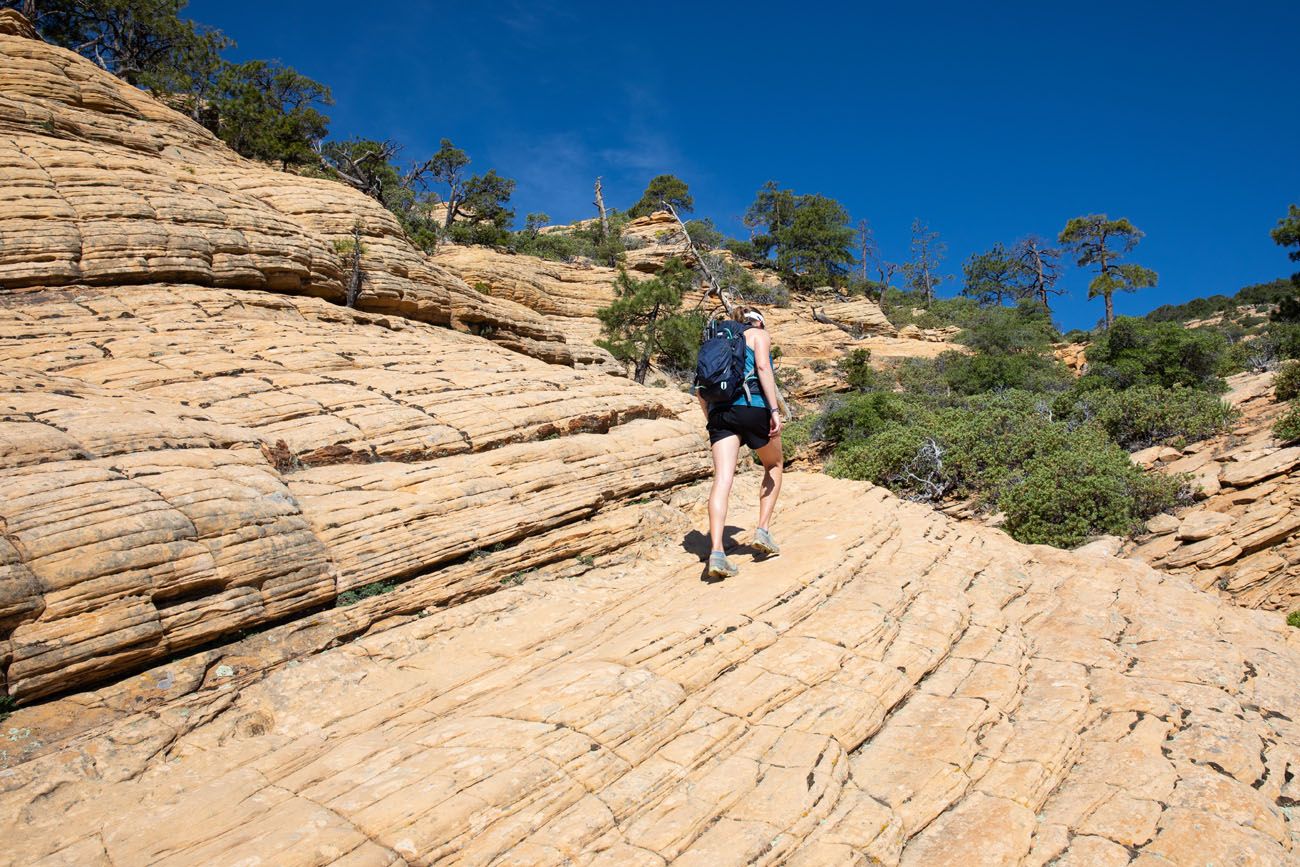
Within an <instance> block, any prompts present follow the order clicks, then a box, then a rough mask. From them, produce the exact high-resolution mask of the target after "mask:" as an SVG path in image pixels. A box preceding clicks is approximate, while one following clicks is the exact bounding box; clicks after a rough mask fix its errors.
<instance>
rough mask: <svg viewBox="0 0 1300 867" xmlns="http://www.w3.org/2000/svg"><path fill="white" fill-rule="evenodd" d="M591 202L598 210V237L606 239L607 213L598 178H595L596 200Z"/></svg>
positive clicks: (607, 231)
mask: <svg viewBox="0 0 1300 867" xmlns="http://www.w3.org/2000/svg"><path fill="white" fill-rule="evenodd" d="M592 204H594V205H595V206H596V210H598V211H600V237H601V239H602V240H603V239H606V238H608V237H609V214H608V213H607V212H606V211H605V194H604V193H603V192H602V191H601V188H600V178H596V201H595V202H593V203H592Z"/></svg>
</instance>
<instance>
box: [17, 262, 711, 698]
mask: <svg viewBox="0 0 1300 867" xmlns="http://www.w3.org/2000/svg"><path fill="white" fill-rule="evenodd" d="M0 359H2V360H3V372H0V469H2V470H3V472H0V522H3V527H4V529H5V533H4V536H3V541H2V542H0V672H2V673H3V674H4V675H5V677H6V680H7V683H8V691H9V694H10V695H12V696H15V697H18V698H21V699H24V700H26V699H31V698H35V697H39V696H41V695H46V694H49V693H51V692H56V691H64V690H68V689H72V688H76V687H80V686H85V685H87V684H92V683H95V682H98V681H101V680H103V679H104V678H106V677H109V676H112V675H114V674H116V673H118V672H121V671H123V670H130V669H133V668H138V667H139V666H140V665H142V664H145V663H147V662H150V661H153V660H158V659H162V658H165V657H167V656H168V655H170V654H175V653H178V652H182V651H185V650H187V649H190V648H193V647H197V646H199V645H203V644H206V643H209V642H211V641H213V640H215V639H218V638H221V637H224V636H227V635H231V634H233V633H236V632H239V631H241V630H244V629H248V628H251V627H255V626H259V625H261V624H264V623H268V622H274V621H276V620H280V619H283V618H285V617H287V616H290V615H294V614H299V613H302V612H304V611H307V610H311V609H313V608H316V607H319V606H322V605H326V604H331V603H332V602H333V601H334V599H335V598H336V597H337V596H338V594H339V593H342V592H344V591H347V590H350V589H352V588H355V587H359V586H364V585H367V584H372V583H375V582H379V581H386V580H395V579H402V578H405V577H409V576H411V575H414V574H418V573H420V572H422V571H427V570H432V569H436V568H437V567H438V566H439V565H440V564H442V563H445V562H447V561H450V560H454V559H456V558H459V557H463V556H464V555H466V554H467V553H469V552H471V551H474V550H476V549H478V548H481V547H486V546H490V545H493V544H496V543H499V542H503V541H507V540H513V539H517V538H519V537H521V536H526V535H528V534H529V533H532V532H535V531H538V530H542V529H546V528H549V527H554V526H558V525H561V524H565V523H568V522H570V521H573V520H575V519H576V518H580V517H584V516H586V515H589V514H591V513H592V512H593V511H594V510H595V509H596V508H598V507H599V506H600V505H601V504H602V503H604V502H605V501H606V500H608V499H611V498H618V497H623V496H630V495H633V494H635V493H637V492H639V491H644V490H647V489H652V488H658V487H661V486H663V485H672V484H675V483H677V482H680V481H682V480H686V479H690V478H693V477H697V476H698V475H699V474H701V473H702V472H704V471H705V470H706V469H707V466H706V465H705V463H704V458H703V454H702V450H701V445H700V444H701V442H702V439H701V437H700V435H699V433H698V431H696V430H695V429H694V427H693V426H692V425H688V424H685V423H683V422H681V421H678V420H676V417H675V415H676V412H677V411H678V410H679V409H681V408H682V407H683V406H684V405H685V406H689V405H688V404H687V403H686V401H685V400H684V398H682V397H681V396H680V395H677V394H676V393H671V392H666V391H660V392H653V391H648V390H644V389H639V388H636V387H635V386H633V385H632V384H630V383H628V382H627V381H626V380H621V379H616V378H613V377H608V376H597V375H594V374H586V373H580V372H577V371H573V370H571V369H567V368H564V367H558V366H554V365H547V364H543V363H541V362H538V361H535V360H533V359H530V358H527V357H525V356H522V355H519V354H516V353H512V352H508V351H505V350H503V349H498V348H496V347H494V346H492V344H490V343H487V342H486V341H484V340H483V339H481V338H478V337H474V336H471V335H464V334H459V333H456V332H455V331H451V330H448V329H445V328H437V327H433V326H429V325H425V324H422V323H414V322H410V321H408V320H404V319H401V318H399V317H392V318H389V317H383V316H377V315H373V314H366V313H355V312H352V311H349V310H346V309H343V308H339V307H337V306H334V305H332V304H329V303H327V302H324V301H321V300H318V299H312V298H301V297H292V296H279V295H273V294H269V293H262V292H251V291H249V292H238V291H230V290H222V289H204V288H199V287H195V286H176V285H155V286H133V287H129V288H88V287H73V288H66V289H58V290H48V291H44V292H37V291H32V292H27V293H24V294H22V295H21V296H17V297H13V296H11V297H7V298H6V297H3V296H0Z"/></svg>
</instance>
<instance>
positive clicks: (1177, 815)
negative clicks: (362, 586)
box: [0, 474, 1300, 867]
mask: <svg viewBox="0 0 1300 867" xmlns="http://www.w3.org/2000/svg"><path fill="white" fill-rule="evenodd" d="M752 479H753V476H752V475H750V476H749V477H748V478H745V479H743V480H742V482H741V485H740V487H741V490H740V491H739V493H740V494H741V495H742V496H743V497H745V498H746V499H748V498H752V497H753V495H754V493H755V489H756V485H755V483H754V481H752ZM704 493H705V491H704V489H703V488H695V489H686V490H683V491H680V492H679V493H677V494H675V495H673V496H667V497H663V498H662V499H661V500H659V501H655V502H651V503H650V504H647V505H645V506H634V507H629V508H627V509H624V510H621V511H623V512H633V513H635V515H636V517H635V522H636V523H637V524H639V525H640V530H639V531H637V532H638V535H639V538H640V539H642V540H643V541H642V542H640V543H639V544H636V543H631V544H625V545H624V546H622V547H621V548H619V549H618V550H616V551H613V552H610V553H608V554H604V555H600V556H596V557H595V558H593V559H586V558H581V559H571V560H568V561H567V562H563V563H555V564H553V565H552V566H550V567H546V568H543V569H540V570H537V571H534V572H530V573H528V574H526V575H521V576H517V578H516V576H512V580H510V581H508V582H507V585H513V586H506V587H505V588H504V589H502V590H500V591H499V592H497V593H495V594H492V595H491V596H487V597H482V598H479V599H476V600H474V601H470V602H466V603H465V604H462V605H458V606H455V607H451V608H446V609H437V608H435V609H428V608H424V609H421V610H420V611H419V612H418V613H417V614H416V615H415V616H413V617H407V618H405V622H402V623H400V624H399V625H393V623H396V621H391V622H390V623H389V624H388V625H389V626H390V628H387V629H384V630H382V631H374V632H371V634H369V635H365V636H363V637H360V638H357V639H355V640H353V641H350V642H348V643H345V644H343V645H341V646H339V647H337V648H335V649H333V650H329V651H327V652H325V653H322V654H319V655H316V656H313V657H310V658H307V659H304V660H302V661H300V662H299V663H297V664H292V665H289V666H285V667H281V668H279V669H278V670H275V671H274V672H272V673H270V674H269V675H268V676H265V677H262V678H260V679H256V678H243V679H241V678H240V676H239V675H238V673H237V671H238V661H237V660H236V661H234V664H232V665H227V666H225V669H226V670H225V672H224V676H219V677H218V678H217V680H216V683H214V684H211V685H210V686H209V687H208V688H206V689H202V690H199V691H198V692H195V693H192V694H189V695H186V696H184V697H183V698H180V699H177V700H173V701H170V702H165V703H163V704H161V705H158V706H155V707H154V708H153V709H151V710H150V711H149V712H148V713H140V714H130V713H126V714H124V715H119V716H118V718H117V719H116V720H114V721H113V722H111V723H109V724H106V725H102V726H99V727H96V728H91V729H89V730H87V731H84V732H82V733H81V734H78V735H75V736H71V737H67V738H64V739H57V738H55V742H54V743H48V742H46V743H43V744H42V745H41V746H40V747H39V748H35V749H33V750H31V751H30V757H29V758H28V759H27V760H26V761H23V762H21V763H19V764H17V765H15V766H12V767H11V768H10V769H9V771H7V772H5V773H4V774H3V775H2V776H0V792H2V794H0V827H5V828H6V829H10V830H12V829H17V828H19V827H21V828H22V829H23V833H21V834H17V833H11V834H9V835H8V837H9V840H10V842H9V843H8V844H7V846H6V848H5V850H4V853H3V855H0V860H3V859H9V860H10V861H11V862H12V863H78V864H86V865H93V864H110V863H111V864H115V865H126V864H146V863H175V864H207V863H243V862H245V861H248V860H254V861H260V862H262V863H271V862H273V863H276V864H281V865H297V864H325V863H348V864H372V863H373V864H428V863H442V862H446V863H501V864H506V863H510V864H562V863H576V864H619V865H624V864H664V863H666V862H672V863H675V864H695V863H700V864H708V865H725V864H755V863H757V864H777V863H792V864H851V863H887V864H909V865H922V864H935V865H947V864H953V863H962V864H1033V865H1043V864H1048V863H1054V864H1060V863H1083V864H1109V863H1115V864H1126V863H1136V864H1140V865H1143V867H1159V865H1168V864H1205V863H1216V864H1217V863H1243V864H1246V863H1251V864H1283V863H1290V862H1292V861H1294V847H1295V844H1296V842H1297V840H1298V836H1297V831H1296V828H1295V825H1294V820H1293V819H1292V818H1291V817H1290V805H1292V804H1294V803H1295V800H1296V799H1297V798H1298V797H1300V788H1298V786H1300V784H1298V783H1297V782H1296V780H1295V772H1296V770H1297V769H1298V768H1300V750H1298V749H1297V747H1298V746H1300V731H1298V730H1297V727H1296V725H1297V724H1296V723H1295V722H1293V720H1296V719H1297V718H1298V717H1297V714H1300V696H1298V695H1297V693H1296V690H1295V688H1294V687H1295V672H1296V670H1297V666H1298V665H1300V642H1297V641H1296V639H1295V638H1294V637H1292V636H1289V635H1288V634H1287V631H1286V627H1284V626H1283V625H1282V624H1281V623H1280V621H1279V620H1278V619H1277V618H1275V617H1265V616H1264V615H1263V614H1261V613H1259V612H1252V611H1247V610H1244V609H1239V608H1236V607H1234V606H1231V605H1229V604H1227V603H1225V602H1223V601H1221V600H1218V599H1216V598H1214V597H1212V596H1209V595H1206V594H1204V593H1201V592H1199V591H1197V590H1195V589H1194V588H1192V587H1190V586H1188V585H1187V584H1186V582H1185V581H1183V580H1182V579H1181V578H1178V577H1176V576H1161V575H1160V574H1159V573H1156V572H1153V571H1152V570H1150V569H1149V568H1147V567H1145V566H1141V565H1139V564H1136V563H1134V562H1132V561H1127V562H1126V561H1117V560H1114V559H1112V558H1105V557H1087V556H1083V555H1078V554H1070V553H1065V552H1059V551H1055V550H1051V549H1045V548H1029V547H1025V546H1022V545H1018V544H1016V543H1015V542H1013V541H1011V540H1010V539H1008V538H1007V537H1006V536H1005V535H1003V534H1001V533H999V532H997V531H995V530H990V529H987V528H982V527H977V526H974V525H970V524H958V523H956V522H953V521H951V520H950V519H947V518H945V517H944V516H942V515H940V514H938V513H936V512H933V511H931V510H929V509H927V508H925V507H923V506H915V505H911V504H906V503H902V502H900V501H898V500H897V499H895V498H894V497H892V496H891V495H889V494H888V493H887V492H884V491H883V490H881V489H873V488H870V487H869V486H867V485H863V484H858V483H851V482H844V481H838V480H833V479H829V478H826V477H824V476H816V475H801V474H796V475H793V476H791V478H790V479H789V480H788V485H787V496H786V499H785V500H784V502H783V505H782V507H781V511H780V516H779V521H778V527H779V528H780V533H781V535H782V537H783V541H784V543H785V552H784V553H783V555H782V556H781V557H780V558H777V559H775V560H770V561H766V562H759V561H751V559H750V558H749V557H748V556H744V555H743V554H742V555H741V559H742V563H743V570H744V571H743V572H742V574H741V576H740V578H738V579H736V580H729V581H727V582H725V583H722V584H706V583H703V582H702V581H701V579H700V576H701V560H700V558H701V556H702V551H703V549H702V548H701V547H700V545H701V542H702V539H701V538H700V537H699V535H698V532H697V531H695V530H694V528H696V527H699V526H701V522H702V518H703V498H704ZM745 517H747V516H745ZM738 523H743V521H738ZM705 547H707V545H705ZM518 582H522V583H518ZM407 592H418V591H417V590H416V589H415V586H414V585H411V586H410V587H403V588H399V589H398V590H397V591H395V592H394V593H393V594H392V595H391V596H388V597H383V598H384V599H398V598H400V597H401V596H402V595H403V594H405V593H407ZM389 604H392V605H396V604H397V603H389ZM349 610H350V609H343V610H342V611H340V612H333V614H334V615H336V616H338V617H345V616H347V612H348V611H349ZM407 610H411V606H409V605H408V606H407ZM274 635H275V633H274V632H273V633H268V638H270V637H273V636H274ZM220 669H221V666H218V671H219V673H220ZM182 675H183V670H182V669H180V668H179V667H177V666H170V665H169V666H166V667H164V668H162V669H158V670H156V671H154V672H152V673H150V674H149V675H146V676H145V678H147V679H148V685H155V684H156V685H157V686H156V687H155V691H160V690H163V689H166V688H167V687H170V685H171V683H172V682H173V681H174V680H176V679H179V678H180V677H181V676H182ZM143 692H145V686H144V685H142V686H141V687H140V692H139V693H137V694H142V693H143ZM74 706H75V707H78V708H80V709H81V712H82V713H87V712H88V711H89V709H90V708H94V707H96V706H97V705H96V702H95V701H94V697H93V696H86V697H79V698H78V699H77V704H75V705H74V704H73V700H71V699H70V700H67V701H64V702H56V703H54V704H52V705H47V706H45V707H43V708H34V709H32V710H30V711H20V712H19V713H18V714H16V715H15V716H14V717H12V718H11V719H10V720H9V722H8V723H7V725H8V726H10V728H11V730H13V731H15V732H16V733H17V734H15V735H13V736H11V738H10V743H9V744H7V747H8V749H9V750H10V751H11V752H12V751H14V750H21V749H22V748H23V746H24V745H25V744H26V743H27V742H29V741H31V740H42V739H44V738H45V737H46V734H47V733H46V731H45V730H44V727H46V726H50V725H51V724H52V721H54V720H56V719H58V718H60V714H59V713H58V712H59V711H60V710H64V711H65V713H64V715H66V711H67V710H68V709H70V708H71V707H74ZM41 859H46V860H44V861H42V860H41Z"/></svg>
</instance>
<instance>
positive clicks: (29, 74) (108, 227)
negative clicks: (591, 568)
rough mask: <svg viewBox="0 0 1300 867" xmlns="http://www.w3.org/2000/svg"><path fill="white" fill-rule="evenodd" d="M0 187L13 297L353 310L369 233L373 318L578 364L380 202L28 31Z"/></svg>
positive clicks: (362, 303)
mask: <svg viewBox="0 0 1300 867" xmlns="http://www.w3.org/2000/svg"><path fill="white" fill-rule="evenodd" d="M4 12H5V14H6V15H7V16H9V17H8V18H7V20H9V21H11V22H12V21H15V20H18V19H17V17H16V13H13V12H11V11H10V10H4ZM0 178H3V180H4V190H5V195H4V199H3V201H0V291H6V290H7V291H16V290H22V289H25V288H28V287H47V286H55V285H63V284H83V283H84V284H95V285H116V286H130V285H138V284H147V283H154V282H166V281H171V282H183V283H191V284H198V285H203V286H218V287H232V288H239V289H247V288H255V289H268V290H272V291H279V292H290V293H295V294H305V295H315V296H320V297H324V298H329V299H331V300H335V301H341V300H342V299H343V298H344V283H343V281H344V272H345V270H346V269H348V268H350V259H348V258H347V257H348V250H349V249H350V247H349V246H348V245H349V244H350V243H351V241H350V239H351V236H352V232H353V227H354V225H355V226H359V227H360V230H361V235H362V245H361V247H362V256H361V264H362V270H363V272H364V274H365V280H364V284H363V291H362V294H361V297H360V299H359V300H358V306H359V307H360V308H362V309H365V310H371V311H376V312H384V313H397V314H401V315H403V316H406V317H408V318H412V319H418V320H422V321H426V322H432V323H435V324H440V325H448V326H451V327H454V328H457V329H460V330H474V331H481V332H484V333H487V334H489V335H490V336H491V337H492V338H493V339H495V340H497V341H498V342H500V343H502V344H505V345H507V346H509V347H510V348H512V349H517V350H519V351H522V352H526V353H528V354H531V355H534V356H537V357H539V358H544V359H546V360H548V361H553V362H559V363H565V364H572V363H573V361H572V354H571V353H570V352H569V350H568V348H567V347H566V346H565V344H564V340H563V337H562V335H561V334H560V333H559V332H557V331H556V330H555V329H554V328H553V327H552V326H550V325H549V324H548V323H547V322H546V320H545V319H544V318H542V317H541V316H539V315H538V314H536V313H534V312H533V311H532V310H530V309H528V308H527V307H524V306H522V305H519V304H514V303H512V302H510V301H508V300H505V299H501V298H492V297H488V296H485V295H483V294H481V293H479V292H476V291H474V290H473V289H471V288H470V287H469V286H468V285H466V284H465V282H464V281H463V280H461V279H460V278H458V277H456V276H455V275H453V274H452V273H451V272H449V271H447V270H446V269H444V268H442V267H440V266H437V265H434V264H431V263H430V262H429V261H428V260H427V259H426V258H425V257H424V256H423V255H421V254H420V252H419V251H417V250H416V249H414V248H413V247H412V246H411V245H410V244H409V243H408V242H407V240H406V238H405V236H404V235H403V233H402V231H401V228H400V227H399V226H398V224H397V221H396V219H395V218H394V217H393V215H392V214H390V213H389V212H388V211H387V210H385V209H384V208H383V207H381V206H380V205H379V204H378V203H377V202H375V201H374V200H373V199H370V198H368V197H367V196H364V195H362V194H361V193H358V192H355V191H354V190H352V189H350V188H348V187H346V186H344V185H343V184H340V183H335V182H333V181H328V180H318V179H313V178H305V177H300V176H297V175H293V174H288V173H285V172H280V171H275V170H274V169H271V168H269V167H267V166H263V165H260V164H258V163H254V162H252V161H249V160H245V159H243V158H241V157H239V156H237V155H235V154H234V153H233V152H231V151H230V150H229V149H228V148H226V146H225V145H224V144H222V143H221V142H220V141H218V140H217V139H216V138H214V137H213V136H212V135H211V134H210V133H208V132H207V130H205V129H203V128H202V127H201V126H199V125H198V124H197V123H194V122H193V121H191V120H190V119H189V118H187V117H185V116H183V115H181V114H178V113H177V112H174V111H172V110H171V109H169V108H167V107H165V106H163V105H162V104H161V103H159V102H157V101H156V100H154V99H152V98H151V97H149V96H148V95H146V94H145V93H143V92H141V91H139V90H137V89H136V88H133V87H131V86H130V85H127V84H125V83H124V82H122V81H119V80H118V79H116V78H114V77H113V76H111V75H109V74H107V73H105V72H104V71H102V70H100V69H99V68H98V67H96V66H94V65H93V64H92V63H90V62H89V61H87V60H85V59H83V58H81V57H79V56H78V55H76V54H73V53H72V52H69V51H64V50H63V49H59V48H55V47H53V46H50V45H46V44H45V43H43V42H41V41H39V40H36V39H32V38H28V37H25V36H22V35H19V32H18V31H17V30H16V29H15V28H14V27H6V28H0Z"/></svg>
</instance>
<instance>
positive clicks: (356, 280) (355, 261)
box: [347, 222, 366, 307]
mask: <svg viewBox="0 0 1300 867" xmlns="http://www.w3.org/2000/svg"><path fill="white" fill-rule="evenodd" d="M365 278H366V275H365V274H364V273H363V272H362V270H361V223H360V222H356V223H353V224H352V273H351V274H350V275H349V276H348V290H347V306H349V307H356V306H357V301H358V299H360V298H361V287H362V285H363V284H364V283H365Z"/></svg>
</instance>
